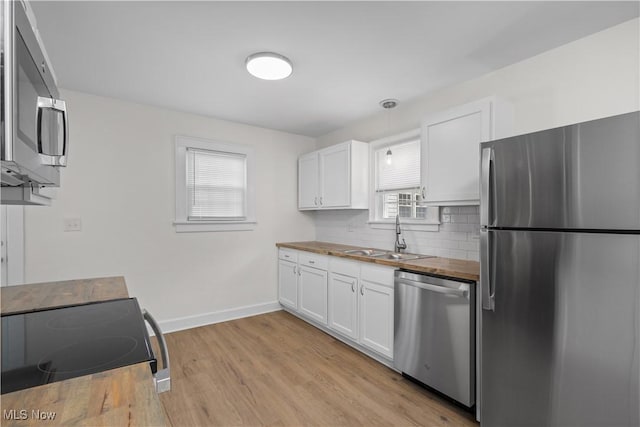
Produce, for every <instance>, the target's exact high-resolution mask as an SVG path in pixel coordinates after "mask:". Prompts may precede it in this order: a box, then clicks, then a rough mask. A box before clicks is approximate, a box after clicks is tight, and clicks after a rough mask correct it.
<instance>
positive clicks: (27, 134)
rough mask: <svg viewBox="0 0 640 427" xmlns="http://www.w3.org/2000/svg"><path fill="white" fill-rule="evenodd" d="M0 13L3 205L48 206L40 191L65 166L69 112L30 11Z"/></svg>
mask: <svg viewBox="0 0 640 427" xmlns="http://www.w3.org/2000/svg"><path fill="white" fill-rule="evenodd" d="M1 13H2V15H1V20H2V27H1V28H2V34H1V36H0V37H2V39H1V43H0V44H1V46H2V52H1V54H2V77H1V79H0V80H1V83H0V84H1V85H2V141H1V147H0V156H1V160H2V188H1V189H0V194H1V198H2V203H3V204H48V199H47V198H46V197H44V196H43V195H42V194H41V190H42V189H43V188H44V187H58V186H59V185H60V168H61V167H64V166H66V164H67V156H68V150H69V120H68V114H67V108H66V104H65V102H64V101H63V100H61V99H60V95H59V93H58V89H57V87H56V79H55V75H54V73H53V70H52V68H51V66H50V63H49V60H48V58H47V55H46V51H45V49H44V46H43V44H42V40H41V39H40V36H39V33H38V30H37V27H36V21H35V17H34V16H33V13H32V11H31V9H30V7H29V5H28V4H27V3H24V2H23V1H3V2H2V11H1Z"/></svg>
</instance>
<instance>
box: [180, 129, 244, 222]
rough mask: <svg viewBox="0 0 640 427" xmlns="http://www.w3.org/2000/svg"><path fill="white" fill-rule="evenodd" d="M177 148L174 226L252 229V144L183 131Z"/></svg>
mask: <svg viewBox="0 0 640 427" xmlns="http://www.w3.org/2000/svg"><path fill="white" fill-rule="evenodd" d="M175 149H176V152H175V162H176V163H175V165H176V166H175V171H176V176H175V178H176V220H175V222H174V225H175V227H176V232H178V233H184V232H203V231H244V230H253V229H254V228H255V226H256V223H257V222H256V208H255V205H256V194H255V167H256V166H255V165H256V158H255V152H254V149H253V148H252V147H251V146H247V145H242V144H236V143H230V142H222V141H213V140H208V139H202V138H195V137H190V136H182V135H176V140H175Z"/></svg>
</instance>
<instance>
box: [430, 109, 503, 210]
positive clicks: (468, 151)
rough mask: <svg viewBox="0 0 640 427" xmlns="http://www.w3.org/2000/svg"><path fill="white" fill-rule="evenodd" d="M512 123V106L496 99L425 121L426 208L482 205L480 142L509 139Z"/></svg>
mask: <svg viewBox="0 0 640 427" xmlns="http://www.w3.org/2000/svg"><path fill="white" fill-rule="evenodd" d="M511 123H512V115H511V111H510V108H509V105H508V104H507V103H506V102H504V101H501V100H499V99H497V98H495V97H491V98H485V99H481V100H479V101H476V102H472V103H469V104H465V105H461V106H458V107H455V108H452V109H450V110H447V111H443V112H439V113H436V114H432V115H429V116H428V117H427V118H426V119H424V120H423V122H422V132H421V145H422V146H421V151H422V156H421V157H422V159H421V162H422V163H421V169H422V193H423V197H424V200H425V201H426V202H427V204H428V205H432V206H452V205H477V204H479V203H480V193H479V174H480V170H479V167H480V142H484V141H490V140H492V139H497V138H503V137H506V136H509V132H510V128H511Z"/></svg>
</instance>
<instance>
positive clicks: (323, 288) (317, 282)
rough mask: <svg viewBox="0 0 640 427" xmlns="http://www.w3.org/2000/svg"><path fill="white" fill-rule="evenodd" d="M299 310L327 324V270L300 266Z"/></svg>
mask: <svg viewBox="0 0 640 427" xmlns="http://www.w3.org/2000/svg"><path fill="white" fill-rule="evenodd" d="M298 268H299V269H300V276H299V277H298V289H299V291H300V295H299V296H300V305H299V311H300V313H301V314H304V315H306V316H308V317H310V318H311V319H313V320H316V321H317V322H320V323H322V324H325V325H326V324H327V272H326V271H324V270H319V269H317V268H311V267H307V266H299V267H298Z"/></svg>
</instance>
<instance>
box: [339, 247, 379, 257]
mask: <svg viewBox="0 0 640 427" xmlns="http://www.w3.org/2000/svg"><path fill="white" fill-rule="evenodd" d="M343 253H345V254H348V255H364V256H373V257H377V256H380V255H384V254H385V253H386V252H382V251H376V250H375V249H348V250H346V251H343Z"/></svg>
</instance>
